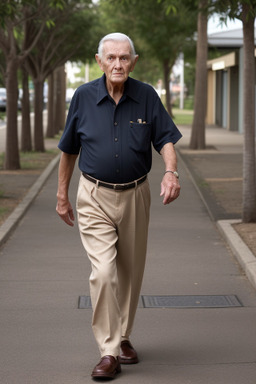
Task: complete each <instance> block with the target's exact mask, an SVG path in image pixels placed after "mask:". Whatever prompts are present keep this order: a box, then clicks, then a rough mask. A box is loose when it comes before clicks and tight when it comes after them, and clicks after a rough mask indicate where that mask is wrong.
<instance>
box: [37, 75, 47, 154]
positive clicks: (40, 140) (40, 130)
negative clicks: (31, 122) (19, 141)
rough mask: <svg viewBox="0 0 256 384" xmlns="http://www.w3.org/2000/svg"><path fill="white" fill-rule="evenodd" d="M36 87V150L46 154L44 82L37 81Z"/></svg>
mask: <svg viewBox="0 0 256 384" xmlns="http://www.w3.org/2000/svg"><path fill="white" fill-rule="evenodd" d="M34 87H35V126H34V149H35V151H38V152H44V151H45V148H44V127H43V105H44V92H43V90H44V81H43V80H42V79H36V80H35V81H34Z"/></svg>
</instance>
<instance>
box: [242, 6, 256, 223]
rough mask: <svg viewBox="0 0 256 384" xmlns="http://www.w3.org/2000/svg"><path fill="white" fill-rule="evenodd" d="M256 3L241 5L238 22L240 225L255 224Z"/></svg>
mask: <svg viewBox="0 0 256 384" xmlns="http://www.w3.org/2000/svg"><path fill="white" fill-rule="evenodd" d="M255 6H256V4H255V2H253V1H252V2H250V4H249V3H243V4H242V13H241V19H242V22H243V39H244V70H243V76H244V92H243V103H244V104H243V127H244V150H243V176H244V177H243V217H242V218H243V222H245V223H249V222H256V179H255V178H256V173H255V172H256V168H255V58H254V50H255V46H254V21H255V9H256V8H255Z"/></svg>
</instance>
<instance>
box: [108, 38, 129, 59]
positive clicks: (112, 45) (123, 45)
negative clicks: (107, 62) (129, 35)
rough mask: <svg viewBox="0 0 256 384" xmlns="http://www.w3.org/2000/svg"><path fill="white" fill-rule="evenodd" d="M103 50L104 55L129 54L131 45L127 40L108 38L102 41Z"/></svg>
mask: <svg viewBox="0 0 256 384" xmlns="http://www.w3.org/2000/svg"><path fill="white" fill-rule="evenodd" d="M103 51H104V53H105V55H109V54H119V55H120V54H121V55H130V54H131V46H130V44H129V42H128V41H114V40H108V41H105V42H104V46H103Z"/></svg>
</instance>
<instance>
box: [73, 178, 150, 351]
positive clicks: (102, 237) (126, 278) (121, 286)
mask: <svg viewBox="0 0 256 384" xmlns="http://www.w3.org/2000/svg"><path fill="white" fill-rule="evenodd" d="M76 208H77V214H78V225H79V231H80V236H81V240H82V243H83V246H84V248H85V250H86V252H87V255H88V257H89V260H90V262H91V267H92V271H91V275H90V279H89V283H90V294H91V301H92V308H93V317H92V329H93V332H94V336H95V339H96V341H97V344H98V346H99V350H100V354H101V356H106V355H112V356H118V355H119V351H120V343H121V341H122V340H129V337H130V334H131V331H132V327H133V323H134V318H135V314H136V309H137V305H138V300H139V295H140V290H141V284H142V279H143V273H144V268H145V260H146V251H147V237H148V224H149V212H150V189H149V183H148V180H146V181H145V182H143V183H142V184H140V185H138V186H136V187H135V188H131V189H128V190H124V191H116V190H114V189H108V188H105V187H101V186H100V187H98V186H97V185H96V184H94V183H93V182H91V181H89V180H87V179H85V177H83V176H82V175H81V178H80V181H79V186H78V193H77V204H76Z"/></svg>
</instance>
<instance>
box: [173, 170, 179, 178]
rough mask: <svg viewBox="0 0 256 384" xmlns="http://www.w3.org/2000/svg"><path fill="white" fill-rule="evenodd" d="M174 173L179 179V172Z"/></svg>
mask: <svg viewBox="0 0 256 384" xmlns="http://www.w3.org/2000/svg"><path fill="white" fill-rule="evenodd" d="M173 174H174V175H175V176H176V177H177V179H178V178H179V174H178V172H176V171H174V172H173Z"/></svg>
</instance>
